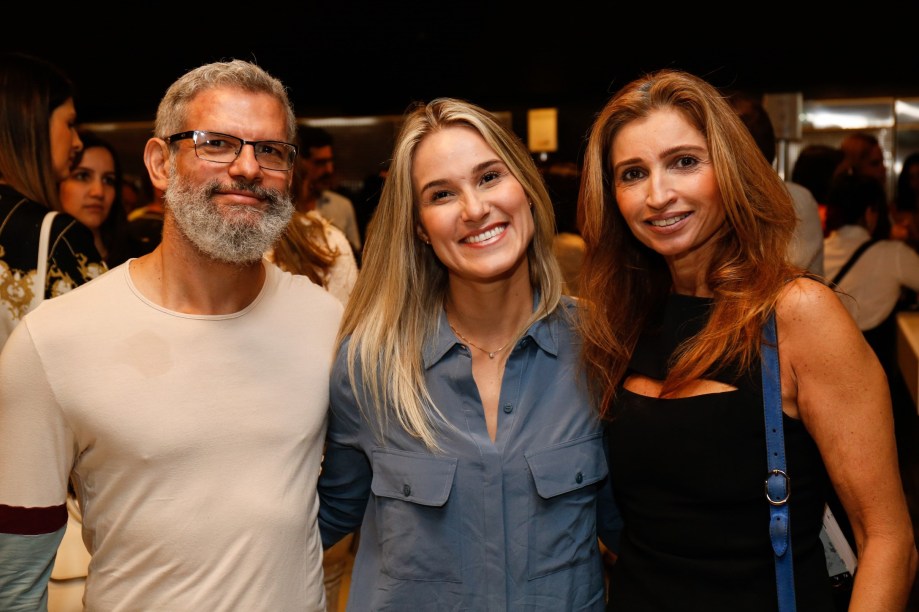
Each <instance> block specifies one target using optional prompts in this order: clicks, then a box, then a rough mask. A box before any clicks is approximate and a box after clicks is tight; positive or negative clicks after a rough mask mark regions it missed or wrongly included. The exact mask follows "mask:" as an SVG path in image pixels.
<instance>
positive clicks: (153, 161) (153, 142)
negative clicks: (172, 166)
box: [144, 138, 169, 191]
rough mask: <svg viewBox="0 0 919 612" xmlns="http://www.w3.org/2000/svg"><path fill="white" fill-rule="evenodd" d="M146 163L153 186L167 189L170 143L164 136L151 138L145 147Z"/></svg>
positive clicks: (163, 189)
mask: <svg viewBox="0 0 919 612" xmlns="http://www.w3.org/2000/svg"><path fill="white" fill-rule="evenodd" d="M144 165H145V166H147V172H148V173H150V182H151V183H153V186H154V187H156V188H157V189H160V190H162V191H166V187H167V186H168V185H169V145H167V144H166V141H165V140H163V139H162V138H151V139H150V140H148V141H147V145H146V146H145V147H144Z"/></svg>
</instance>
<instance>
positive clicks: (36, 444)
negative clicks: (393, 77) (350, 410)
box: [0, 60, 342, 612]
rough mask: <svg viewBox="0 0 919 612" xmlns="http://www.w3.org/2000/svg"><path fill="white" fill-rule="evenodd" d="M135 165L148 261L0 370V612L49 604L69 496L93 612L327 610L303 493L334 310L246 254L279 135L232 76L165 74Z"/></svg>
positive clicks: (262, 81) (317, 292) (284, 158)
mask: <svg viewBox="0 0 919 612" xmlns="http://www.w3.org/2000/svg"><path fill="white" fill-rule="evenodd" d="M154 134H155V137H153V138H151V139H150V140H149V141H148V142H147V145H146V148H145V150H144V162H145V164H146V166H147V169H148V171H149V173H150V177H151V180H152V182H153V184H154V186H156V187H157V188H159V189H163V190H164V191H165V219H164V226H163V237H162V241H161V243H160V245H159V246H158V247H157V248H156V249H155V250H154V251H153V252H151V253H149V254H147V255H144V256H143V257H140V258H137V259H132V260H130V261H128V262H126V263H125V264H122V265H121V266H119V267H117V268H114V269H113V270H111V271H109V272H107V273H106V274H104V275H102V276H101V277H99V278H97V279H96V280H95V281H93V282H91V283H88V284H87V285H85V287H84V288H81V289H85V290H80V291H72V292H70V293H68V294H66V295H64V296H62V297H60V298H56V299H54V300H49V301H46V302H45V303H44V304H43V305H42V306H41V307H40V308H38V309H36V310H35V311H33V312H32V313H30V315H29V316H27V317H26V318H25V319H23V321H22V323H21V324H20V325H18V326H17V327H16V329H15V330H14V333H13V335H12V336H11V337H10V339H9V341H8V342H7V343H6V345H5V347H4V350H3V353H2V355H0V568H2V569H0V609H3V610H34V609H45V606H46V598H47V591H46V585H47V581H48V574H49V573H50V569H51V566H52V563H53V560H54V555H55V551H56V549H57V547H58V543H59V541H60V539H61V536H62V534H63V532H64V526H65V523H66V520H67V511H66V509H65V499H66V493H67V484H68V481H72V482H73V485H74V489H75V490H76V493H77V498H78V500H79V502H80V506H81V508H82V513H83V541H84V542H85V544H86V546H87V549H88V550H89V552H90V553H91V555H92V563H91V565H90V569H89V575H88V578H87V582H86V591H85V596H84V605H85V608H86V609H89V610H209V611H217V610H273V611H276V610H291V611H294V610H296V611H298V612H299V611H302V610H309V611H316V612H318V611H323V610H325V597H324V589H323V584H322V545H321V542H320V538H319V533H318V530H317V525H316V515H317V496H316V481H317V478H318V475H319V464H320V459H321V455H322V446H323V439H324V436H325V427H326V412H327V407H328V389H329V386H328V376H329V369H330V365H331V359H332V355H333V352H334V346H333V344H334V340H335V333H336V331H337V328H338V323H339V320H340V318H341V314H342V306H341V304H340V302H339V301H338V300H336V299H335V298H334V297H332V296H331V295H330V294H329V293H328V292H326V291H325V290H323V289H322V288H321V287H319V286H318V285H314V284H313V283H311V282H310V281H309V279H308V278H307V277H305V276H294V275H291V274H289V273H286V272H282V271H281V270H280V269H279V268H277V267H276V266H275V265H273V264H271V263H268V262H267V261H266V260H264V259H263V258H262V254H263V253H265V252H266V251H267V250H268V249H269V248H270V247H271V246H272V244H273V243H274V241H275V240H276V239H277V238H278V236H279V235H280V234H281V232H282V231H283V230H284V228H285V226H286V225H287V223H288V220H289V218H290V215H291V212H292V210H293V205H292V202H291V197H290V187H291V175H292V172H291V171H292V169H293V165H294V163H295V160H296V155H297V148H296V146H295V145H294V144H292V142H293V141H294V139H295V136H296V120H295V116H294V113H293V109H292V107H291V105H290V101H289V99H288V97H287V93H286V90H285V87H284V86H283V84H282V83H281V82H280V81H278V80H277V79H276V78H274V77H272V76H271V75H269V74H268V73H267V72H265V71H264V70H263V69H261V68H260V67H258V66H256V65H254V64H252V63H249V62H244V61H238V60H233V61H228V62H216V63H213V64H208V65H205V66H201V67H199V68H196V69H194V70H192V71H190V72H188V73H186V74H185V75H183V76H182V77H180V78H179V79H178V80H177V81H176V82H175V83H174V84H173V85H172V86H171V87H170V88H169V89H168V91H167V92H166V94H165V96H164V97H163V99H162V101H161V102H160V105H159V108H158V110H157V116H156V125H155V130H154Z"/></svg>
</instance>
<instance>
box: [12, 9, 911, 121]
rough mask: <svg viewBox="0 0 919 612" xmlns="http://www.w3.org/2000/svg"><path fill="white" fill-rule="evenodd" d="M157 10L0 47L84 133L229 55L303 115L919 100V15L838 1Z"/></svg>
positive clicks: (21, 33) (146, 108) (83, 22)
mask: <svg viewBox="0 0 919 612" xmlns="http://www.w3.org/2000/svg"><path fill="white" fill-rule="evenodd" d="M149 4H150V7H152V8H155V9H156V10H146V11H145V10H144V9H143V7H140V6H136V7H135V8H136V9H137V10H138V16H137V17H132V18H124V17H119V16H118V15H112V14H109V13H107V12H106V11H105V10H103V8H102V7H98V10H93V9H92V7H89V6H85V5H84V6H79V7H76V6H74V7H68V10H67V13H68V14H66V15H64V12H63V11H51V9H49V8H44V9H40V10H43V11H50V12H56V13H58V14H60V15H61V16H62V19H63V22H66V26H62V25H57V26H55V27H53V28H51V29H52V30H57V31H56V32H52V31H49V30H48V28H46V27H44V26H42V27H40V28H39V27H35V26H34V23H33V24H32V25H31V26H29V22H28V20H25V21H23V22H22V23H23V26H22V27H20V26H19V25H13V22H11V23H10V24H9V26H10V27H9V28H6V30H7V32H5V33H4V36H3V40H2V41H0V45H2V47H3V48H7V49H17V50H23V51H30V52H33V53H36V54H39V55H42V56H44V57H46V58H48V59H51V60H52V61H55V62H56V63H58V64H59V65H61V66H62V67H63V68H64V69H65V70H66V71H67V72H68V73H69V74H70V75H71V76H72V77H73V78H74V80H75V81H76V83H77V85H78V87H79V92H80V97H79V99H78V112H79V114H80V120H81V121H92V122H98V121H146V120H150V119H152V118H153V115H154V113H155V110H156V105H157V102H158V100H159V98H160V96H161V95H162V93H163V92H164V90H165V89H166V88H167V87H168V85H169V84H170V83H171V82H172V81H173V80H174V79H175V78H177V77H178V76H179V75H180V74H182V73H183V72H184V71H186V70H188V69H190V68H193V67H194V66H196V65H198V64H200V63H204V62H208V61H213V60H219V59H225V58H231V57H236V58H244V59H253V60H255V61H257V62H258V63H259V64H260V65H262V66H263V67H265V68H266V69H268V70H269V71H270V72H272V73H273V74H275V75H276V76H278V77H280V78H281V79H282V80H283V81H284V82H285V83H286V84H287V85H288V86H289V88H290V92H291V96H292V99H293V102H294V105H295V109H296V112H297V115H298V116H301V117H322V116H361V115H381V114H400V113H401V112H402V111H403V110H404V109H405V108H406V106H407V105H408V104H409V103H411V102H413V101H415V100H419V99H430V98H432V97H436V96H442V95H448V96H456V97H463V98H467V99H470V100H472V101H474V102H477V103H479V104H481V105H483V106H485V107H487V108H491V109H493V110H517V109H525V108H533V107H541V106H556V107H559V108H560V109H565V108H577V109H592V110H593V111H595V110H597V109H599V107H600V106H601V105H602V104H603V102H604V101H605V100H606V99H607V98H608V97H609V95H610V94H611V93H613V92H614V91H615V90H616V89H618V87H620V86H621V85H623V84H625V83H626V82H628V81H629V80H631V79H632V78H634V77H636V76H638V75H639V74H641V73H642V72H647V71H651V70H654V69H657V68H662V67H676V68H682V69H686V70H689V71H691V72H694V73H696V74H699V75H700V76H704V77H706V78H708V79H709V80H710V81H711V82H712V83H713V84H715V85H717V86H719V87H722V88H730V89H747V90H751V91H759V92H791V91H795V92H802V93H803V94H804V97H805V99H810V98H836V97H846V98H852V97H875V96H898V97H912V96H919V49H917V45H919V38H917V37H916V35H915V28H916V27H917V25H916V24H917V23H919V3H915V2H910V3H902V4H908V5H910V6H909V7H908V8H903V7H902V6H899V7H897V8H894V7H896V6H897V5H896V4H894V3H892V2H886V4H887V5H891V6H890V9H889V10H888V9H884V4H885V3H881V4H880V5H879V4H878V3H877V2H875V3H872V4H871V5H870V7H869V6H868V5H865V10H863V11H858V12H856V13H852V12H845V14H842V13H843V11H842V9H841V7H840V5H838V4H835V3H834V4H833V5H831V6H833V7H834V8H833V10H834V11H835V14H833V13H831V14H830V15H829V16H828V17H826V16H811V17H805V16H804V15H803V13H802V11H804V9H800V8H799V9H796V10H797V11H798V13H802V14H796V15H794V19H792V16H791V15H790V14H781V13H780V12H779V11H781V10H785V11H787V10H789V9H790V5H786V4H787V3H781V4H779V3H774V4H773V5H770V6H764V7H763V8H762V9H756V8H755V7H753V6H752V5H744V6H741V5H737V11H734V10H731V9H724V10H722V9H717V10H718V11H720V13H719V14H717V15H716V14H715V11H716V9H714V8H713V7H712V8H711V9H710V10H709V9H707V8H706V5H703V4H698V3H696V4H692V3H690V4H685V3H684V4H681V5H679V6H680V10H674V9H673V8H670V7H667V6H663V5H660V4H659V3H648V4H640V3H634V2H632V3H617V2H612V1H607V2H603V3H598V2H590V3H585V2H579V1H578V0H568V1H566V2H557V3H555V4H554V5H553V6H550V7H548V8H546V9H540V8H538V7H537V6H536V4H537V3H522V2H500V1H494V2H491V3H486V2H465V3H455V2H454V3H440V4H437V5H434V4H433V3H430V4H429V3H413V4H407V3H400V4H396V3H393V2H386V1H385V0H378V1H376V2H365V1H363V0H362V1H348V0H339V1H338V2H300V3H297V4H296V5H292V4H291V5H287V4H285V3H284V2H280V3H279V2H275V3H260V4H249V5H244V6H248V8H249V9H250V10H247V11H242V12H239V11H236V10H235V9H234V10H232V11H231V10H230V9H229V5H226V6H223V7H222V8H221V7H220V6H219V5H213V4H208V7H207V8H208V11H207V12H208V14H206V15H204V14H203V15H201V16H196V15H194V14H192V13H191V12H190V10H189V7H191V6H192V4H191V3H188V2H185V3H164V2H160V3H149ZM170 5H174V6H175V7H180V8H172V9H170V8H169V7H170ZM121 6H125V5H123V4H122V5H121ZM868 8H870V9H871V11H870V12H869V11H868ZM687 9H691V10H687ZM26 10H28V9H26ZM124 10H127V9H124ZM808 10H810V9H808ZM738 11H739V12H738ZM757 12H760V13H762V14H759V15H758V14H757ZM41 19H43V20H44V19H46V17H42V18H41ZM113 22H114V24H115V25H113ZM714 22H717V23H714ZM869 24H872V25H869ZM17 39H18V40H17Z"/></svg>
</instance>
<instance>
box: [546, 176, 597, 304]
mask: <svg viewBox="0 0 919 612" xmlns="http://www.w3.org/2000/svg"><path fill="white" fill-rule="evenodd" d="M540 171H541V172H542V175H543V180H545V182H546V190H547V191H548V192H549V196H550V197H551V198H552V208H553V210H554V211H555V238H553V240H552V250H553V252H554V253H555V258H556V259H557V260H558V266H559V268H561V270H562V279H563V282H562V293H563V294H564V295H570V296H574V297H577V296H578V294H579V293H580V274H581V265H582V264H583V263H584V253H585V252H586V250H587V245H586V244H585V243H584V239H583V238H581V232H580V231H579V229H578V219H577V217H578V188H579V186H580V176H581V174H580V169H579V168H578V166H577V164H576V163H574V162H553V163H551V164H549V165H547V166H545V167H544V168H540Z"/></svg>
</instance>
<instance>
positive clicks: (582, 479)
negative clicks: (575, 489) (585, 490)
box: [574, 472, 584, 484]
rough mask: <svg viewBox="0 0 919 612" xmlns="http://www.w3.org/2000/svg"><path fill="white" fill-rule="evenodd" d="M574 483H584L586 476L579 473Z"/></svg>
mask: <svg viewBox="0 0 919 612" xmlns="http://www.w3.org/2000/svg"><path fill="white" fill-rule="evenodd" d="M574 481H575V482H576V483H578V484H581V483H582V482H584V474H582V473H580V472H578V475H577V476H575V477H574Z"/></svg>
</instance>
